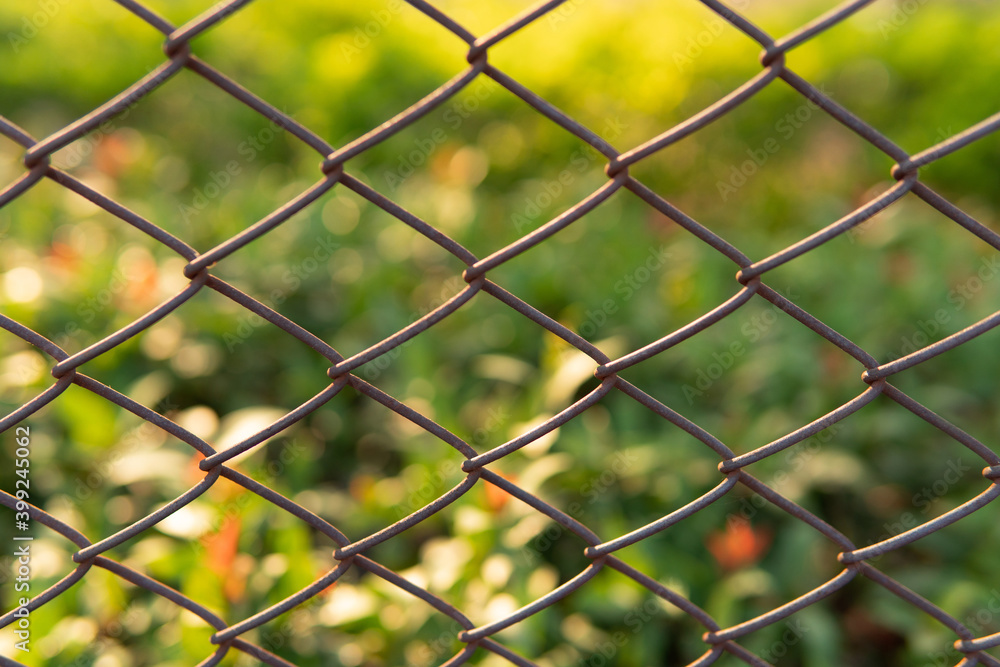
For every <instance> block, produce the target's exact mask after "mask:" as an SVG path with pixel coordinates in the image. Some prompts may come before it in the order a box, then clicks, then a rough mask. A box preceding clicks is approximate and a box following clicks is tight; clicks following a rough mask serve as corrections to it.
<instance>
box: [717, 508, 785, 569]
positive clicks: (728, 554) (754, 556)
mask: <svg viewBox="0 0 1000 667" xmlns="http://www.w3.org/2000/svg"><path fill="white" fill-rule="evenodd" d="M706 546H707V547H708V550H709V552H711V554H712V556H714V557H715V560H716V561H717V562H718V563H719V565H720V566H722V569H723V570H726V571H730V570H738V569H740V568H743V567H747V566H748V565H753V564H754V563H756V562H757V561H759V560H760V559H761V558H762V557H763V556H764V554H765V553H767V550H768V548H770V546H771V533H770V531H767V530H759V529H754V527H753V526H751V525H750V522H749V521H747V520H746V519H743V518H731V519H730V520H729V521H728V522H727V525H726V530H724V531H716V532H714V533H712V534H711V535H709V536H708V539H707V540H706Z"/></svg>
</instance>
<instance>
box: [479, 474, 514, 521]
mask: <svg viewBox="0 0 1000 667" xmlns="http://www.w3.org/2000/svg"><path fill="white" fill-rule="evenodd" d="M497 474H498V475H500V473H497ZM500 476H501V477H503V478H504V479H505V480H507V481H508V482H513V481H514V478H513V476H510V475H500ZM510 498H511V496H510V494H509V493H507V492H506V491H504V490H503V489H501V488H500V487H499V486H495V485H493V484H490V483H489V482H486V506H487V507H489V508H490V509H491V510H493V512H494V513H497V512H499V511H500V510H502V509H503V506H504V505H506V504H507V501H508V500H510Z"/></svg>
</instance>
